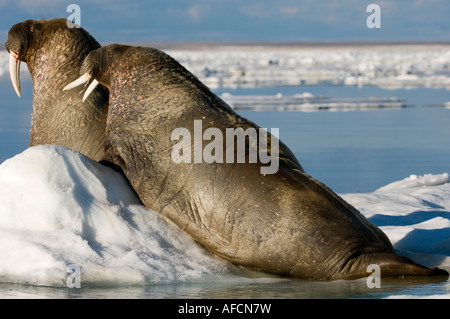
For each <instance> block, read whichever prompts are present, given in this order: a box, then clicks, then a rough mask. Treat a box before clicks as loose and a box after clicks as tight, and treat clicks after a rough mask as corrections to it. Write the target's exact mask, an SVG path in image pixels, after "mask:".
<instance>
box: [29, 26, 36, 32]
mask: <svg viewBox="0 0 450 319" xmlns="http://www.w3.org/2000/svg"><path fill="white" fill-rule="evenodd" d="M36 28H37V27H36V25H35V24H32V25H31V27H30V31H31V32H34V31H35V30H36Z"/></svg>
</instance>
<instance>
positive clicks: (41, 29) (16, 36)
mask: <svg viewBox="0 0 450 319" xmlns="http://www.w3.org/2000/svg"><path fill="white" fill-rule="evenodd" d="M5 46H6V49H7V50H8V52H9V54H10V57H9V68H10V76H11V81H12V84H13V87H14V89H15V91H16V93H17V95H18V96H19V97H20V89H21V88H20V74H19V70H20V64H21V62H25V63H26V64H27V67H28V70H29V71H30V75H31V79H32V81H33V104H32V106H33V112H32V117H31V127H30V142H29V145H30V146H36V145H45V144H53V145H61V146H64V147H68V148H70V149H73V150H75V151H78V152H80V153H82V154H84V155H86V156H88V157H90V158H92V159H94V160H99V159H100V158H101V157H102V156H103V153H104V141H105V136H104V130H105V126H106V117H107V111H108V98H109V95H108V92H107V90H106V89H105V88H104V87H98V88H97V89H96V90H95V91H94V92H93V93H92V94H91V96H90V98H89V99H88V100H86V101H82V96H83V95H82V90H81V89H79V90H73V91H72V92H64V91H63V88H64V87H65V86H66V85H67V84H68V83H70V82H72V81H74V80H75V79H77V78H78V77H79V76H80V70H81V66H82V64H83V61H84V59H85V57H86V56H87V55H88V53H89V52H91V51H93V50H95V49H98V48H99V47H100V44H99V43H98V42H97V40H95V38H94V37H92V36H91V35H90V34H89V33H88V32H87V31H86V30H84V29H83V28H81V27H71V26H69V25H68V23H67V20H66V19H63V18H61V19H48V20H26V21H23V22H21V23H18V24H16V25H14V26H13V27H12V28H11V29H10V31H9V33H8V38H7V40H6V43H5Z"/></svg>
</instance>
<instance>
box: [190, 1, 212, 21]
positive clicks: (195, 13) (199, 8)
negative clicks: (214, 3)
mask: <svg viewBox="0 0 450 319" xmlns="http://www.w3.org/2000/svg"><path fill="white" fill-rule="evenodd" d="M210 9H211V6H210V5H207V4H204V5H195V6H192V7H189V8H188V9H187V10H186V13H187V15H188V17H189V18H190V19H191V21H194V22H200V21H201V20H202V19H203V17H204V16H205V14H207V13H208V12H209V11H210Z"/></svg>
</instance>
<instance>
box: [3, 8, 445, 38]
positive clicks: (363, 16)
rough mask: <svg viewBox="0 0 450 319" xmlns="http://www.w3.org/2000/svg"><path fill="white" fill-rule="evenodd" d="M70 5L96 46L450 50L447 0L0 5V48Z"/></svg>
mask: <svg viewBox="0 0 450 319" xmlns="http://www.w3.org/2000/svg"><path fill="white" fill-rule="evenodd" d="M70 4H77V5H78V6H79V8H80V12H79V13H80V14H79V18H80V20H79V21H80V24H81V26H82V27H83V28H85V29H86V30H87V31H88V32H89V33H91V34H92V35H93V36H94V37H95V38H96V39H97V40H98V41H99V42H101V43H111V42H116V43H137V42H140V43H142V42H144V43H145V42H427V41H429V42H450V41H449V40H450V1H449V0H395V1H394V0H392V1H389V0H379V1H376V0H371V1H364V0H221V1H219V0H150V1H144V0H142V1H139V0H136V1H135V0H126V1H123V0H98V1H95V0H69V1H64V0H0V43H4V42H5V40H6V37H7V33H8V30H9V29H10V28H11V26H12V25H14V24H16V23H18V22H21V21H24V20H27V19H52V18H61V17H63V18H69V16H70V15H71V14H73V13H75V11H72V10H69V12H68V11H67V9H68V6H69V5H70ZM369 4H377V5H378V6H379V9H380V10H379V15H378V18H379V19H378V21H380V26H381V27H380V28H369V27H368V25H367V19H368V17H369V16H371V15H372V14H374V12H373V11H370V12H367V11H366V10H367V6H368V5H369ZM371 18H374V16H372V17H371Z"/></svg>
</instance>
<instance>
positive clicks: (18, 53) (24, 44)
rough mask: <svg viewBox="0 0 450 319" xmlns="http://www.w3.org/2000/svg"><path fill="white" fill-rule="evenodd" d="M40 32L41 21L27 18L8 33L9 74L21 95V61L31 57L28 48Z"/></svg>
mask: <svg viewBox="0 0 450 319" xmlns="http://www.w3.org/2000/svg"><path fill="white" fill-rule="evenodd" d="M38 32H39V23H38V22H37V21H34V20H27V21H24V22H22V23H19V24H16V25H14V26H13V27H12V28H11V30H9V33H8V39H7V40H6V44H5V45H6V50H8V52H9V75H10V77H11V82H12V84H13V87H14V90H15V91H16V93H17V95H18V96H19V97H20V91H21V88H20V77H19V72H20V61H24V62H26V61H28V60H29V59H30V56H29V52H31V51H32V50H28V49H29V48H31V46H32V45H33V38H34V37H35V34H36V33H38Z"/></svg>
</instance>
